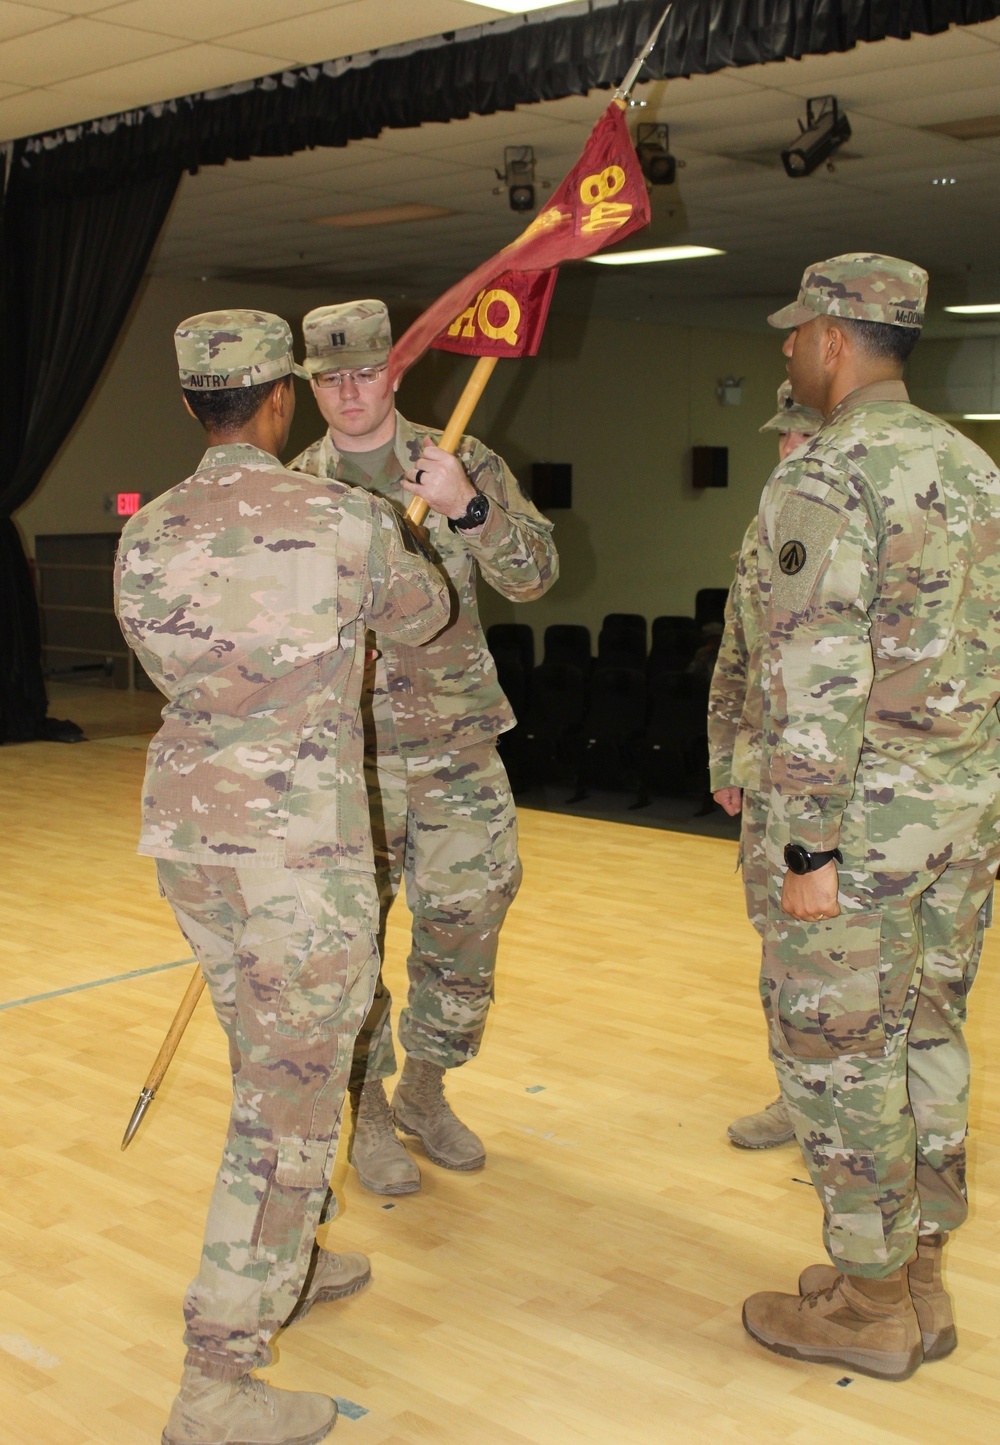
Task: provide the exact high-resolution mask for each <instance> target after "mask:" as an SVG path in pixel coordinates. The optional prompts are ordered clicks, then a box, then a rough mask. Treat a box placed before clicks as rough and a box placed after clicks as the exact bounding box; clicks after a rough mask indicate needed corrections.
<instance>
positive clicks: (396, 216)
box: [312, 201, 456, 230]
mask: <svg viewBox="0 0 1000 1445" xmlns="http://www.w3.org/2000/svg"><path fill="white" fill-rule="evenodd" d="M455 214H456V212H455V211H449V210H448V208H447V207H446V206H425V205H423V204H422V203H421V202H419V201H414V202H412V203H410V204H407V205H402V206H377V207H375V209H374V210H370V211H344V212H343V213H342V214H341V215H339V216H313V218H312V223H313V225H314V226H338V227H341V228H343V229H344V230H351V229H352V228H353V227H355V226H398V225H399V224H400V223H401V222H402V221H437V220H439V219H440V218H441V217H442V216H454V215H455Z"/></svg>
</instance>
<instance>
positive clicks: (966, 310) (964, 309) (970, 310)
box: [944, 301, 1000, 316]
mask: <svg viewBox="0 0 1000 1445" xmlns="http://www.w3.org/2000/svg"><path fill="white" fill-rule="evenodd" d="M944 309H945V310H946V311H951V312H952V313H953V315H955V316H997V315H1000V301H986V302H984V303H983V304H982V305H981V306H946V307H945V308H944Z"/></svg>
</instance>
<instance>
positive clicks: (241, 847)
mask: <svg viewBox="0 0 1000 1445" xmlns="http://www.w3.org/2000/svg"><path fill="white" fill-rule="evenodd" d="M175 343H176V349H177V360H178V364H179V368H180V379H181V386H182V387H183V389H184V400H185V405H186V406H187V409H188V410H189V411H190V412H191V414H192V415H193V416H195V417H197V418H198V420H199V421H200V422H201V423H202V425H203V426H204V428H205V431H206V433H207V440H208V450H207V451H206V453H205V455H204V457H203V458H202V460H201V462H200V463H199V466H198V469H197V471H196V472H195V473H194V475H193V476H191V477H189V478H188V479H187V481H185V482H181V483H180V485H179V486H176V487H174V488H173V489H172V490H171V491H169V492H167V493H165V494H164V495H163V496H161V497H158V498H157V499H156V500H155V501H153V502H150V503H149V505H148V506H146V507H144V508H143V509H142V511H141V512H139V513H138V514H137V515H136V516H135V517H134V518H132V520H131V521H129V523H128V524H127V525H126V527H125V530H124V532H123V533H122V540H121V547H120V549H119V553H118V563H117V571H116V605H117V611H118V616H119V620H120V622H121V625H122V628H123V631H124V633H125V637H126V639H127V641H128V643H129V645H130V646H131V647H132V648H133V649H134V650H135V652H136V654H137V656H138V657H139V659H140V661H141V662H142V664H143V666H144V667H145V669H146V671H147V672H148V673H149V675H150V677H151V678H152V679H153V681H154V682H155V683H156V684H157V686H158V687H159V688H160V690H161V691H162V692H164V693H165V694H166V696H167V698H168V699H169V701H168V703H167V705H166V707H165V708H164V710H163V726H162V727H161V729H160V731H159V732H158V733H157V735H156V737H155V738H154V739H153V742H152V743H151V745H150V749H149V758H148V762H147V768H146V777H145V782H144V785H143V809H142V811H143V822H142V837H141V841H140V845H139V851H140V853H145V854H149V855H151V856H152V857H154V858H155V859H156V860H157V875H158V877H159V882H160V888H161V891H162V893H163V894H164V896H165V897H166V898H167V900H168V902H169V903H170V905H171V907H172V908H173V910H174V914H175V915H176V918H177V921H178V924H179V925H180V927H181V929H182V931H183V932H184V934H185V936H186V938H187V939H188V941H189V943H190V944H191V947H192V949H193V950H194V952H195V953H196V954H197V957H198V961H199V963H200V964H201V967H202V969H203V971H204V973H205V977H206V980H207V982H208V986H209V989H210V991H211V996H212V1002H213V1004H214V1005H215V1009H216V1012H217V1014H218V1016H219V1020H220V1022H221V1024H222V1026H223V1028H224V1030H225V1032H226V1035H227V1037H228V1040H229V1052H230V1059H231V1063H232V1068H233V1108H232V1114H231V1117H230V1122H229V1132H228V1135H227V1137H226V1143H225V1147H224V1150H223V1158H222V1164H221V1166H220V1169H219V1174H218V1177H217V1179H216V1182H215V1188H214V1191H213V1194H212V1201H211V1204H210V1207H209V1213H208V1222H207V1226H206V1233H205V1244H204V1249H203V1253H202V1259H201V1268H200V1270H199V1273H198V1276H197V1278H196V1279H195V1280H194V1281H193V1283H192V1285H191V1287H190V1289H189V1290H188V1293H187V1298H186V1299H185V1302H184V1314H185V1318H186V1323H187V1329H186V1332H185V1336H184V1338H185V1342H186V1344H187V1358H186V1361H185V1367H184V1376H183V1382H182V1385H181V1390H180V1393H179V1395H178V1396H177V1399H176V1400H175V1402H174V1406H173V1409H172V1410H171V1413H170V1419H169V1421H168V1423H167V1427H166V1429H165V1431H164V1433H163V1441H164V1445H204V1442H209V1441H242V1442H244V1445H281V1442H287V1445H291V1442H296V1445H310V1442H313V1441H318V1440H322V1439H323V1438H324V1437H325V1436H326V1435H327V1434H328V1432H329V1430H330V1429H331V1428H332V1426H333V1424H334V1421H335V1419H336V1415H337V1407H336V1404H335V1403H334V1401H333V1400H331V1399H328V1398H327V1397H326V1396H325V1395H318V1394H299V1393H289V1392H288V1391H284V1390H274V1389H272V1388H271V1387H270V1386H269V1385H266V1384H265V1383H264V1382H263V1381H261V1380H259V1379H257V1377H256V1376H254V1375H253V1374H252V1373H251V1371H252V1370H254V1369H255V1368H256V1367H258V1366H260V1365H265V1364H268V1363H269V1362H270V1360H271V1351H270V1348H269V1343H268V1342H269V1340H270V1339H271V1336H272V1335H273V1334H274V1333H275V1331H276V1330H278V1329H279V1328H280V1327H281V1326H282V1325H283V1324H284V1323H286V1322H287V1321H288V1320H289V1317H290V1316H291V1315H292V1314H293V1313H295V1314H296V1316H300V1315H301V1314H304V1313H305V1311H306V1310H308V1309H311V1308H312V1307H313V1306H314V1305H315V1304H317V1303H319V1302H321V1301H323V1300H329V1299H337V1298H342V1297H343V1296H345V1295H348V1294H351V1293H353V1292H354V1291H355V1290H357V1289H360V1288H362V1287H363V1286H364V1285H365V1284H366V1283H367V1281H368V1279H369V1277H370V1269H369V1265H368V1261H367V1260H366V1259H365V1258H364V1256H363V1255H357V1254H348V1255H335V1254H331V1253H328V1252H327V1251H326V1250H325V1249H321V1248H320V1247H319V1246H318V1244H317V1243H316V1226H317V1221H318V1220H319V1218H320V1213H321V1209H322V1207H323V1205H324V1202H325V1200H326V1198H327V1194H328V1184H329V1179H330V1172H331V1169H332V1167H333V1160H334V1155H335V1154H336V1150H337V1139H338V1135H339V1132H340V1118H341V1111H342V1106H343V1098H344V1091H345V1086H346V1083H347V1077H348V1072H349V1069H350V1060H351V1054H352V1051H353V1047H354V1038H355V1035H356V1033H357V1031H358V1028H359V1027H360V1025H361V1023H362V1021H363V1019H364V1017H365V1014H366V1013H367V1011H368V1008H369V1007H370V1004H371V998H372V992H373V989H374V986H375V979H376V977H377V974H378V953H377V948H376V928H377V920H378V897H377V893H376V888H375V880H374V877H373V873H374V859H373V855H372V844H371V831H370V826H369V821H368V803H367V797H366V793H365V787H364V776H363V769H362V750H363V735H362V725H361V718H360V700H361V688H362V680H363V674H364V637H365V629H366V628H374V629H375V630H376V632H377V633H378V634H379V635H380V636H383V637H385V638H387V639H391V640H392V641H393V642H394V643H397V644H404V643H409V644H412V645H416V644H419V643H422V642H426V641H427V640H428V639H429V638H430V637H432V636H433V634H434V633H435V632H437V631H439V630H440V629H441V627H442V626H443V625H444V624H445V622H446V621H447V619H448V612H449V604H448V595H447V588H446V586H445V583H444V579H443V578H442V577H441V575H440V574H439V573H438V572H437V570H436V569H435V568H434V567H432V566H431V565H430V563H428V562H427V561H425V560H424V559H423V558H422V557H420V556H417V555H415V549H414V548H413V542H412V539H411V538H409V537H408V536H407V537H404V535H403V533H402V530H401V528H400V525H399V521H398V519H397V518H396V517H395V516H394V514H393V513H392V511H391V510H390V509H389V508H388V507H386V506H384V505H383V504H382V503H380V502H378V501H377V500H376V499H375V498H373V497H369V496H368V495H367V494H366V493H364V492H356V491H354V490H352V489H351V488H349V487H338V486H335V485H331V486H329V487H323V488H318V487H317V486H316V485H315V483H314V482H312V481H311V480H307V479H305V478H303V477H301V476H298V475H294V474H292V473H290V472H286V471H285V470H284V469H283V467H282V466H281V464H280V462H279V461H278V460H277V457H278V454H279V453H280V452H281V451H282V449H283V447H284V445H285V442H286V441H287V438H288V429H289V426H290V424H291V420H292V414H293V411H294V406H295V394H294V390H293V384H292V378H291V373H292V372H293V371H294V372H296V373H297V374H299V375H302V374H303V373H302V371H301V368H299V367H296V366H295V365H294V363H293V361H292V355H291V344H292V338H291V332H290V330H289V328H288V326H287V325H286V323H285V322H284V321H282V320H281V319H280V318H279V317H277V316H272V315H269V314H268V313H266V312H258V311H222V312H212V313H208V314H205V315H202V316H194V317H191V318H190V320H188V321H184V322H182V323H181V325H180V326H179V327H178V329H177V332H176V334H175ZM307 1278H308V1284H307Z"/></svg>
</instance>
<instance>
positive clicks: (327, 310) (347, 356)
mask: <svg viewBox="0 0 1000 1445" xmlns="http://www.w3.org/2000/svg"><path fill="white" fill-rule="evenodd" d="M302 335H303V336H304V338H305V343H306V357H305V367H306V370H307V371H308V372H309V373H310V374H311V375H313V376H316V375H317V374H318V373H319V372H322V371H338V370H339V369H340V368H341V367H347V368H348V369H349V368H351V367H361V366H381V365H382V363H383V362H385V361H387V360H388V359H389V350H390V348H391V346H392V328H391V327H390V325H389V313H388V311H387V310H386V308H385V302H384V301H342V302H340V303H339V304H338V305H336V306H317V307H316V308H315V310H313V311H309V312H307V314H306V315H305V317H304V318H303V321H302Z"/></svg>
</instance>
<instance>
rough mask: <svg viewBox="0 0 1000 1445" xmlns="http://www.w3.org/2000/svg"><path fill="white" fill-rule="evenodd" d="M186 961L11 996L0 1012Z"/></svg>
mask: <svg viewBox="0 0 1000 1445" xmlns="http://www.w3.org/2000/svg"><path fill="white" fill-rule="evenodd" d="M186 963H194V958H193V957H191V958H178V959H175V961H174V962H173V963H154V964H153V966H152V968H133V969H130V970H129V972H128V973H113V974H112V975H111V976H110V977H109V978H95V979H94V981H93V983H74V984H71V985H70V987H69V988H54V989H52V990H51V992H49V993H33V994H30V995H29V996H28V997H27V998H12V999H10V1000H9V1001H8V1002H7V1003H0V1013H3V1011H4V1009H8V1008H22V1007H23V1006H24V1005H25V1004H28V1003H44V1001H45V1000H46V999H48V998H62V996H63V994H67V993H83V992H84V990H85V989H88V988H103V987H104V985H105V984H107V983H124V982H125V981H126V980H127V979H130V978H142V977H144V975H145V974H147V973H166V971H167V969H170V968H183V967H184V965H185V964H186Z"/></svg>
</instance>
